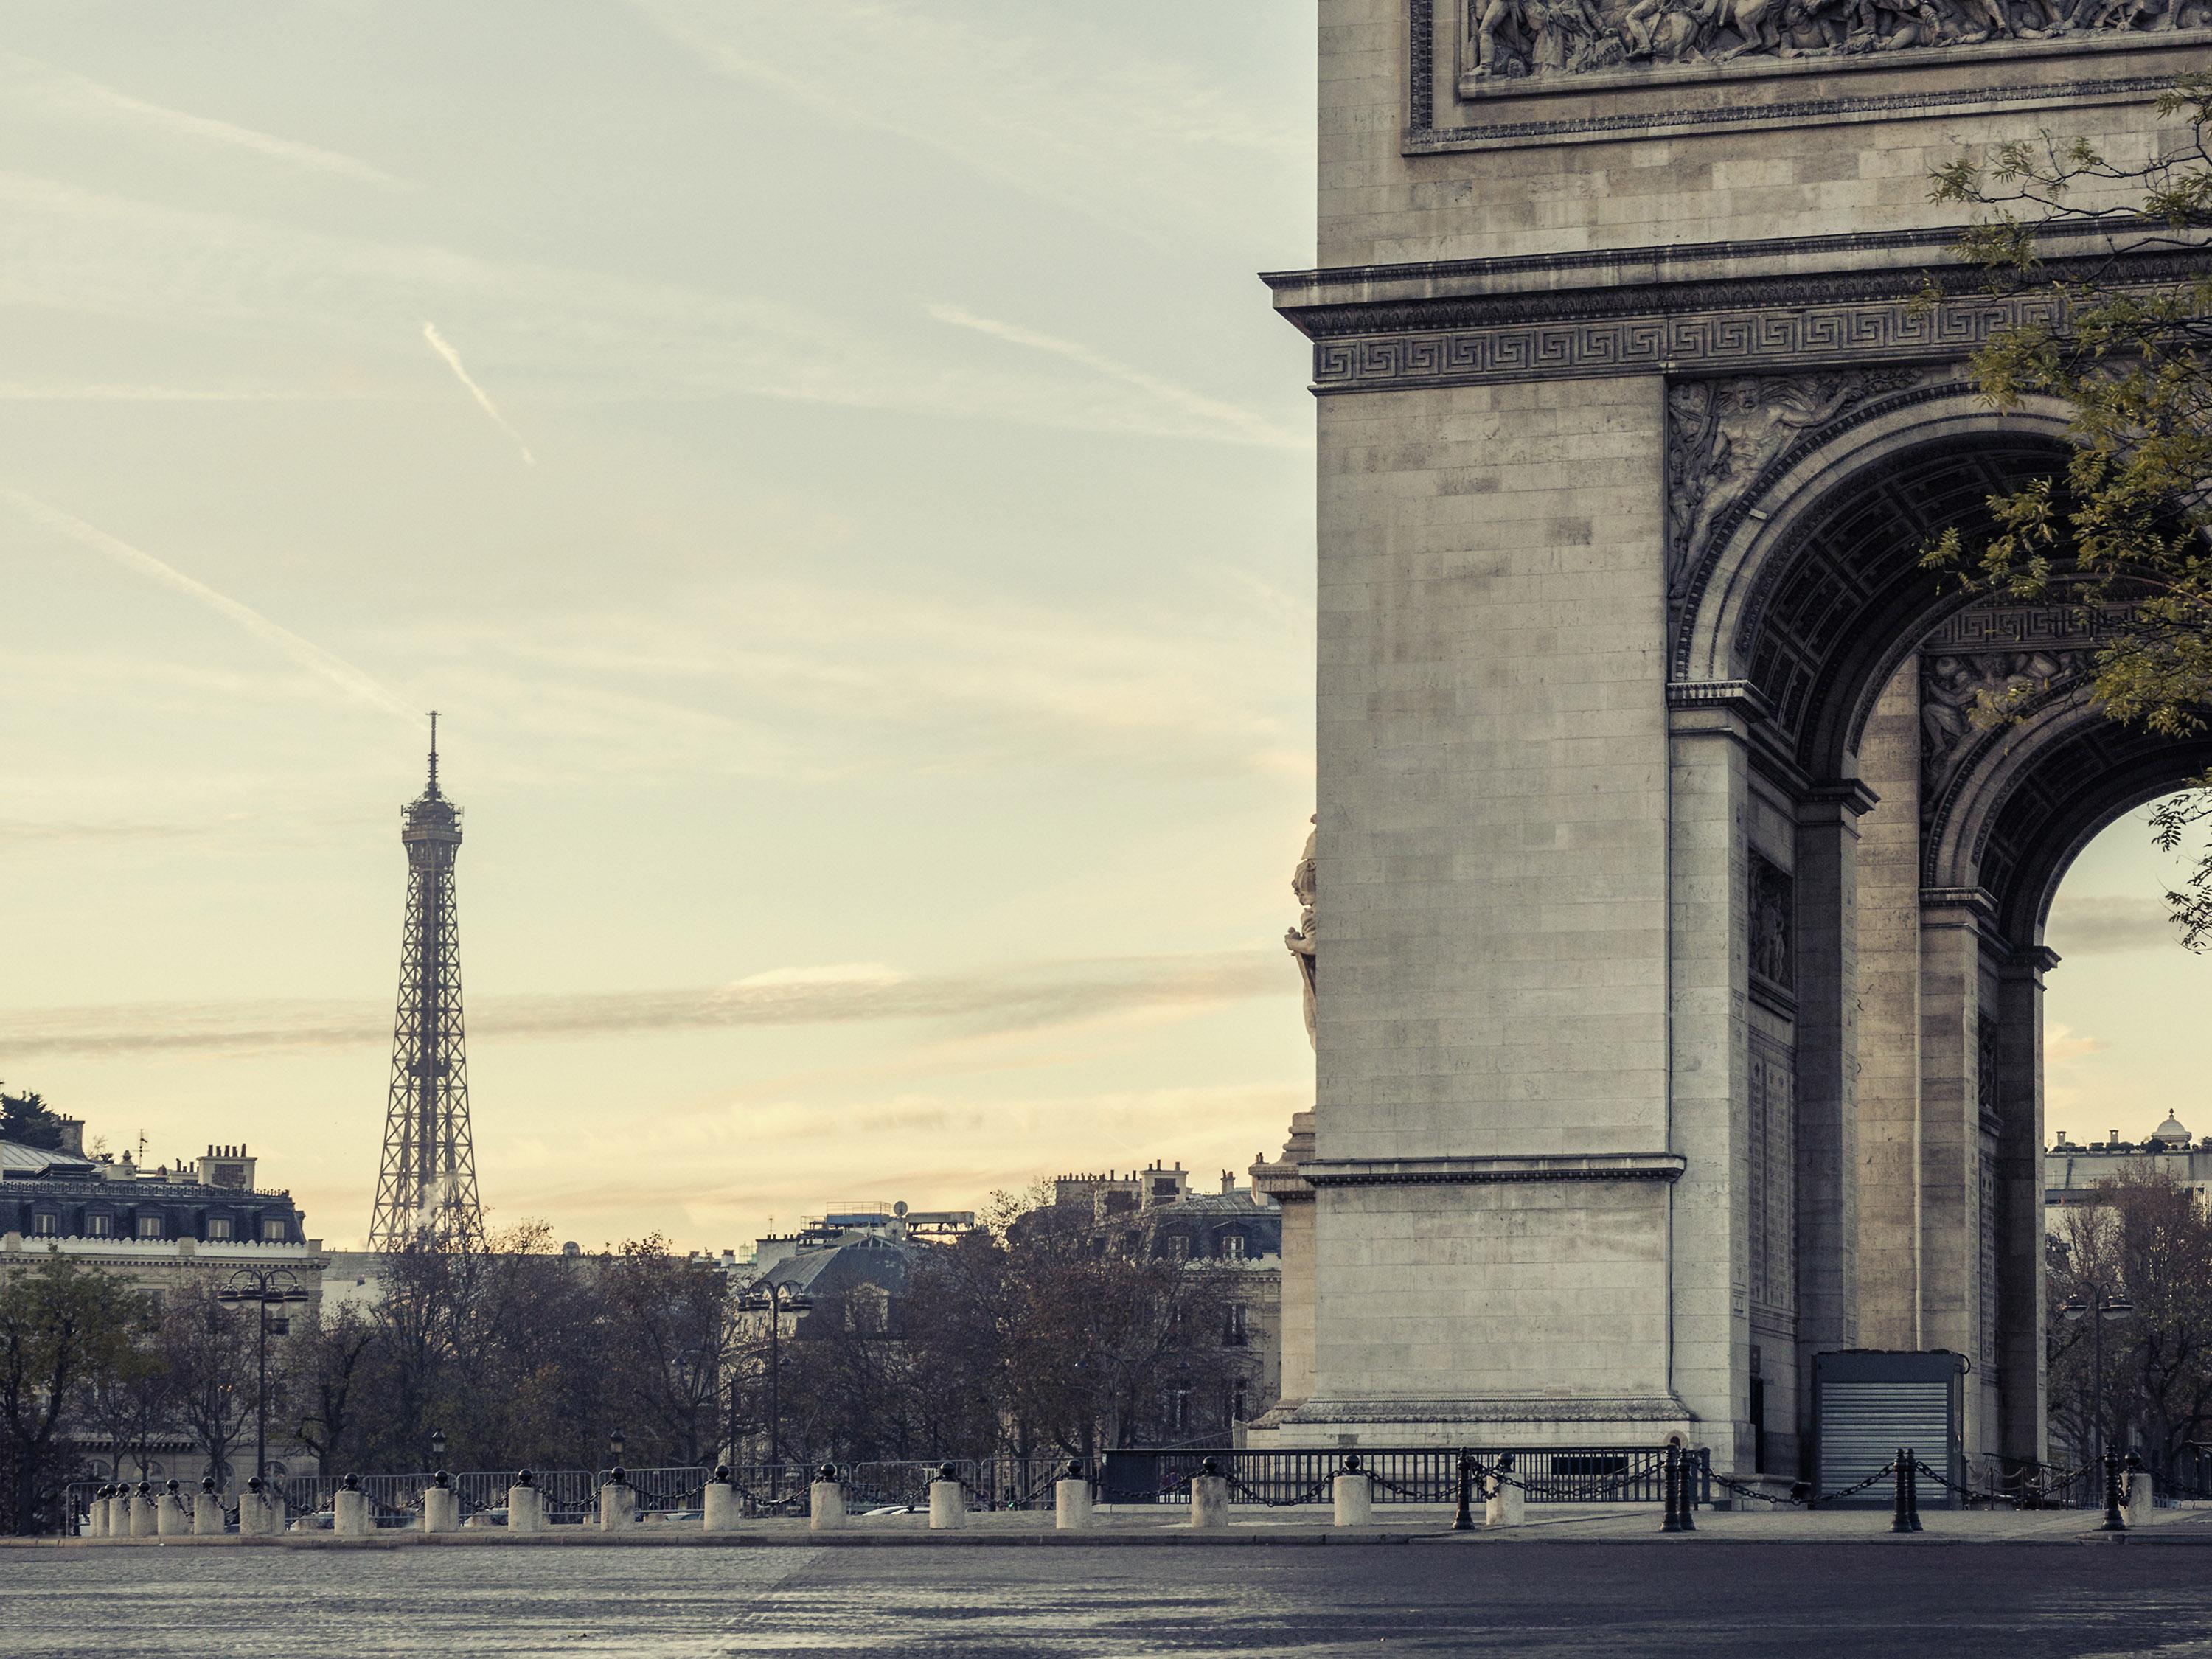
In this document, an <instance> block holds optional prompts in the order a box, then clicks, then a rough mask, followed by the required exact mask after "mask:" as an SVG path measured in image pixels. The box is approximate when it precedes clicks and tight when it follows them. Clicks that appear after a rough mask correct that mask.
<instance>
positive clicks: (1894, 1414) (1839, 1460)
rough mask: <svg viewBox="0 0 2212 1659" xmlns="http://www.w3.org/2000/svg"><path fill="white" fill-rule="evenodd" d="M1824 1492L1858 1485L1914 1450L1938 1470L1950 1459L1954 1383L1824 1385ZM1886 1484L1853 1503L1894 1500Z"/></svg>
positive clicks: (1828, 1380)
mask: <svg viewBox="0 0 2212 1659" xmlns="http://www.w3.org/2000/svg"><path fill="white" fill-rule="evenodd" d="M1899 1446H1905V1447H1908V1448H1910V1449H1911V1450H1912V1451H1913V1452H1914V1453H1915V1454H1917V1455H1918V1457H1919V1459H1920V1461H1921V1462H1923V1463H1926V1464H1928V1465H1929V1467H1930V1468H1938V1469H1942V1468H1948V1466H1949V1463H1950V1461H1951V1385H1950V1384H1949V1383H1947V1382H1937V1381H1933V1380H1929V1381H1912V1382H1905V1381H1897V1382H1889V1381H1882V1382H1863V1381H1857V1380H1853V1381H1845V1380H1844V1379H1841V1378H1823V1379H1822V1380H1821V1383H1820V1490H1821V1491H1822V1492H1838V1491H1840V1490H1841V1489H1842V1488H1844V1487H1845V1486H1857V1485H1858V1483H1859V1482H1860V1481H1862V1480H1865V1479H1866V1478H1867V1477H1868V1476H1869V1475H1870V1474H1873V1473H1874V1472H1875V1470H1876V1469H1878V1468H1881V1466H1882V1465H1883V1464H1885V1463H1887V1462H1890V1461H1891V1460H1892V1459H1893V1458H1894V1457H1895V1456H1896V1455H1897V1449H1898V1448H1899ZM1891 1496H1892V1493H1891V1488H1890V1486H1889V1484H1888V1483H1887V1481H1883V1482H1878V1483H1877V1484H1876V1485H1875V1486H1873V1487H1872V1488H1870V1489H1869V1490H1868V1491H1866V1492H1862V1493H1860V1494H1859V1495H1858V1496H1857V1497H1856V1498H1851V1499H1850V1500H1848V1501H1849V1502H1850V1503H1851V1504H1866V1505H1868V1506H1869V1507H1872V1506H1875V1505H1878V1504H1887V1503H1889V1502H1890V1501H1891Z"/></svg>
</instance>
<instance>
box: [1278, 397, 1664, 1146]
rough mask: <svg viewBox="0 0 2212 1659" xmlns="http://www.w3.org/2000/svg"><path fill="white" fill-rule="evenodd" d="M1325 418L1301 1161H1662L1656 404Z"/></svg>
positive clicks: (1383, 403)
mask: <svg viewBox="0 0 2212 1659" xmlns="http://www.w3.org/2000/svg"><path fill="white" fill-rule="evenodd" d="M1319 420H1320V426H1321V457H1322V459H1321V468H1322V471H1321V485H1320V496H1321V499H1320V523H1321V532H1320V547H1321V557H1320V589H1319V612H1320V649H1321V663H1320V707H1319V749H1320V771H1321V779H1322V783H1321V791H1322V793H1321V806H1322V811H1321V824H1320V833H1321V859H1322V867H1323V868H1324V869H1326V870H1328V872H1329V883H1330V886H1331V889H1332V890H1333V891H1334V893H1336V894H1337V895H1339V897H1337V898H1336V899H1334V900H1333V901H1332V920H1331V922H1330V933H1329V944H1328V950H1329V976H1330V977H1329V991H1328V995H1327V996H1326V997H1324V998H1323V999H1322V1006H1321V1016H1320V1018H1321V1041H1320V1045H1319V1060H1318V1079H1317V1082H1318V1090H1319V1111H1318V1114H1317V1118H1318V1122H1317V1129H1316V1136H1317V1140H1316V1146H1317V1152H1318V1154H1319V1156H1320V1158H1322V1159H1323V1160H1324V1161H1327V1160H1329V1159H1334V1158H1419V1157H1437V1156H1454V1155H1468V1154H1483V1155H1494V1154H1500V1153H1516V1154H1544V1153H1561V1152H1651V1151H1656V1150H1659V1149H1660V1148H1661V1147H1662V1146H1663V1143H1664V1136H1665V1124H1664V1105H1665V1094H1666V1089H1665V1066H1666V1059H1665V1055H1666V1030H1665V1024H1666V1007H1665V996H1666V992H1665V977H1666V968H1665V928H1666V917H1665V901H1664V898H1663V896H1662V895H1663V894H1664V892H1665V890H1666V860H1667V850H1666V829H1665V826H1666V821H1667V815H1666V736H1665V700H1664V690H1663V678H1664V663H1663V660H1662V636H1663V629H1662V605H1663V600H1662V592H1661V580H1662V577H1661V572H1662V566H1663V561H1662V556H1661V535H1662V500H1663V492H1662V489H1661V488H1660V485H1659V480H1660V466H1661V448H1662V430H1661V421H1662V398H1661V389H1660V386H1659V383H1658V382H1657V381H1656V380H1601V381H1589V382H1577V383H1552V384H1535V385H1517V386H1489V387H1464V388H1445V389H1438V390H1433V391H1417V392H1404V393H1390V394H1383V395H1377V396H1371V397H1370V396H1363V397H1358V398H1328V399H1324V400H1322V404H1321V405H1320V413H1319ZM1337 918H1341V920H1338V919H1337Z"/></svg>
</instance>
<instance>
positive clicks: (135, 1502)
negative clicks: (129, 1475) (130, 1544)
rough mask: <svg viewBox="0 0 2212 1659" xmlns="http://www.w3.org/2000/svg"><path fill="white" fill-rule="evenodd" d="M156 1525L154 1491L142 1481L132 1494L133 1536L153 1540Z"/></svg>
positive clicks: (133, 1489) (132, 1490)
mask: <svg viewBox="0 0 2212 1659" xmlns="http://www.w3.org/2000/svg"><path fill="white" fill-rule="evenodd" d="M154 1529H155V1519H154V1489H153V1488H152V1487H151V1486H148V1485H147V1484H146V1483H145V1482H144V1481H143V1480H141V1481H140V1482H139V1483H138V1484H137V1486H135V1487H133V1488H132V1489H131V1536H132V1537H133V1538H151V1537H153V1536H154Z"/></svg>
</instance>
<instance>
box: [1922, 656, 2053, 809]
mask: <svg viewBox="0 0 2212 1659" xmlns="http://www.w3.org/2000/svg"><path fill="white" fill-rule="evenodd" d="M2088 661H2089V659H2088V653H2084V652H2080V651H2002V650H2000V651H1925V652H1923V653H1921V658H1920V804H1921V811H1922V815H1923V817H1932V816H1933V815H1934V813H1935V812H1936V809H1937V807H1938V805H1940V804H1941V802H1942V799H1943V794H1944V792H1945V790H1946V789H1947V788H1948V787H1949V786H1950V783H1951V781H1952V779H1953V778H1954V776H1956V775H1957V774H1958V771H1959V769H1960V767H1961V766H1962V765H1964V764H1965V763H1966V757H1967V756H1968V755H1969V754H1970V753H1971V752H1972V750H1973V747H1974V743H1975V740H1976V739H1977V738H1979V737H1981V736H1982V734H1983V733H1984V732H1986V731H1989V730H1990V729H1991V726H1992V723H1993V722H1995V721H1998V720H2002V718H2003V717H2004V712H2005V711H2006V710H2008V709H2016V708H2019V707H2020V705H2021V703H2022V702H2023V701H2024V700H2026V699H2028V698H2031V697H2033V696H2038V695H2039V694H2040V693H2042V692H2044V691H2046V690H2050V689H2051V687H2053V686H2055V685H2057V684H2058V682H2059V681H2061V680H2062V679H2070V678H2073V677H2075V675H2077V674H2079V673H2081V672H2082V671H2084V670H2086V669H2087V666H2088Z"/></svg>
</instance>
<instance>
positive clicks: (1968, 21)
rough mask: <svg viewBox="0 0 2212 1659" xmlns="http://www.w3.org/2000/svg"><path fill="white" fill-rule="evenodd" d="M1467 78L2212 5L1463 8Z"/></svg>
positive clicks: (1832, 1) (2148, 28) (1627, 66)
mask: <svg viewBox="0 0 2212 1659" xmlns="http://www.w3.org/2000/svg"><path fill="white" fill-rule="evenodd" d="M1464 17H1465V26H1464V30H1463V33H1462V41H1461V53H1462V68H1463V70H1464V71H1465V73H1466V75H1467V76H1468V79H1470V80H1474V81H1511V80H1522V79H1526V78H1528V77H1531V76H1536V77H1541V76H1559V75H1579V74H1585V73H1589V72H1591V71H1602V70H1632V69H1638V68H1648V67H1650V66H1651V65H1653V64H1725V63H1729V62H1730V61H1732V60H1733V59H1735V58H1745V57H1751V58H1805V57H1816V56H1821V55H1828V54H1846V53H1855V52H1897V51H1900V50H1904V49H1906V48H1910V47H1920V46H1972V45H1974V44H1976V43H1977V42H1979V41H1984V40H2051V39H2057V38H2058V37H2061V36H2063V35H2068V34H2075V33H2122V32H2131V31H2132V32H2141V33H2149V32H2152V31H2163V30H2169V29H2177V28H2194V27H2199V26H2201V25H2203V24H2204V23H2206V22H2207V21H2212V0H1466V9H1465V12H1464Z"/></svg>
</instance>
